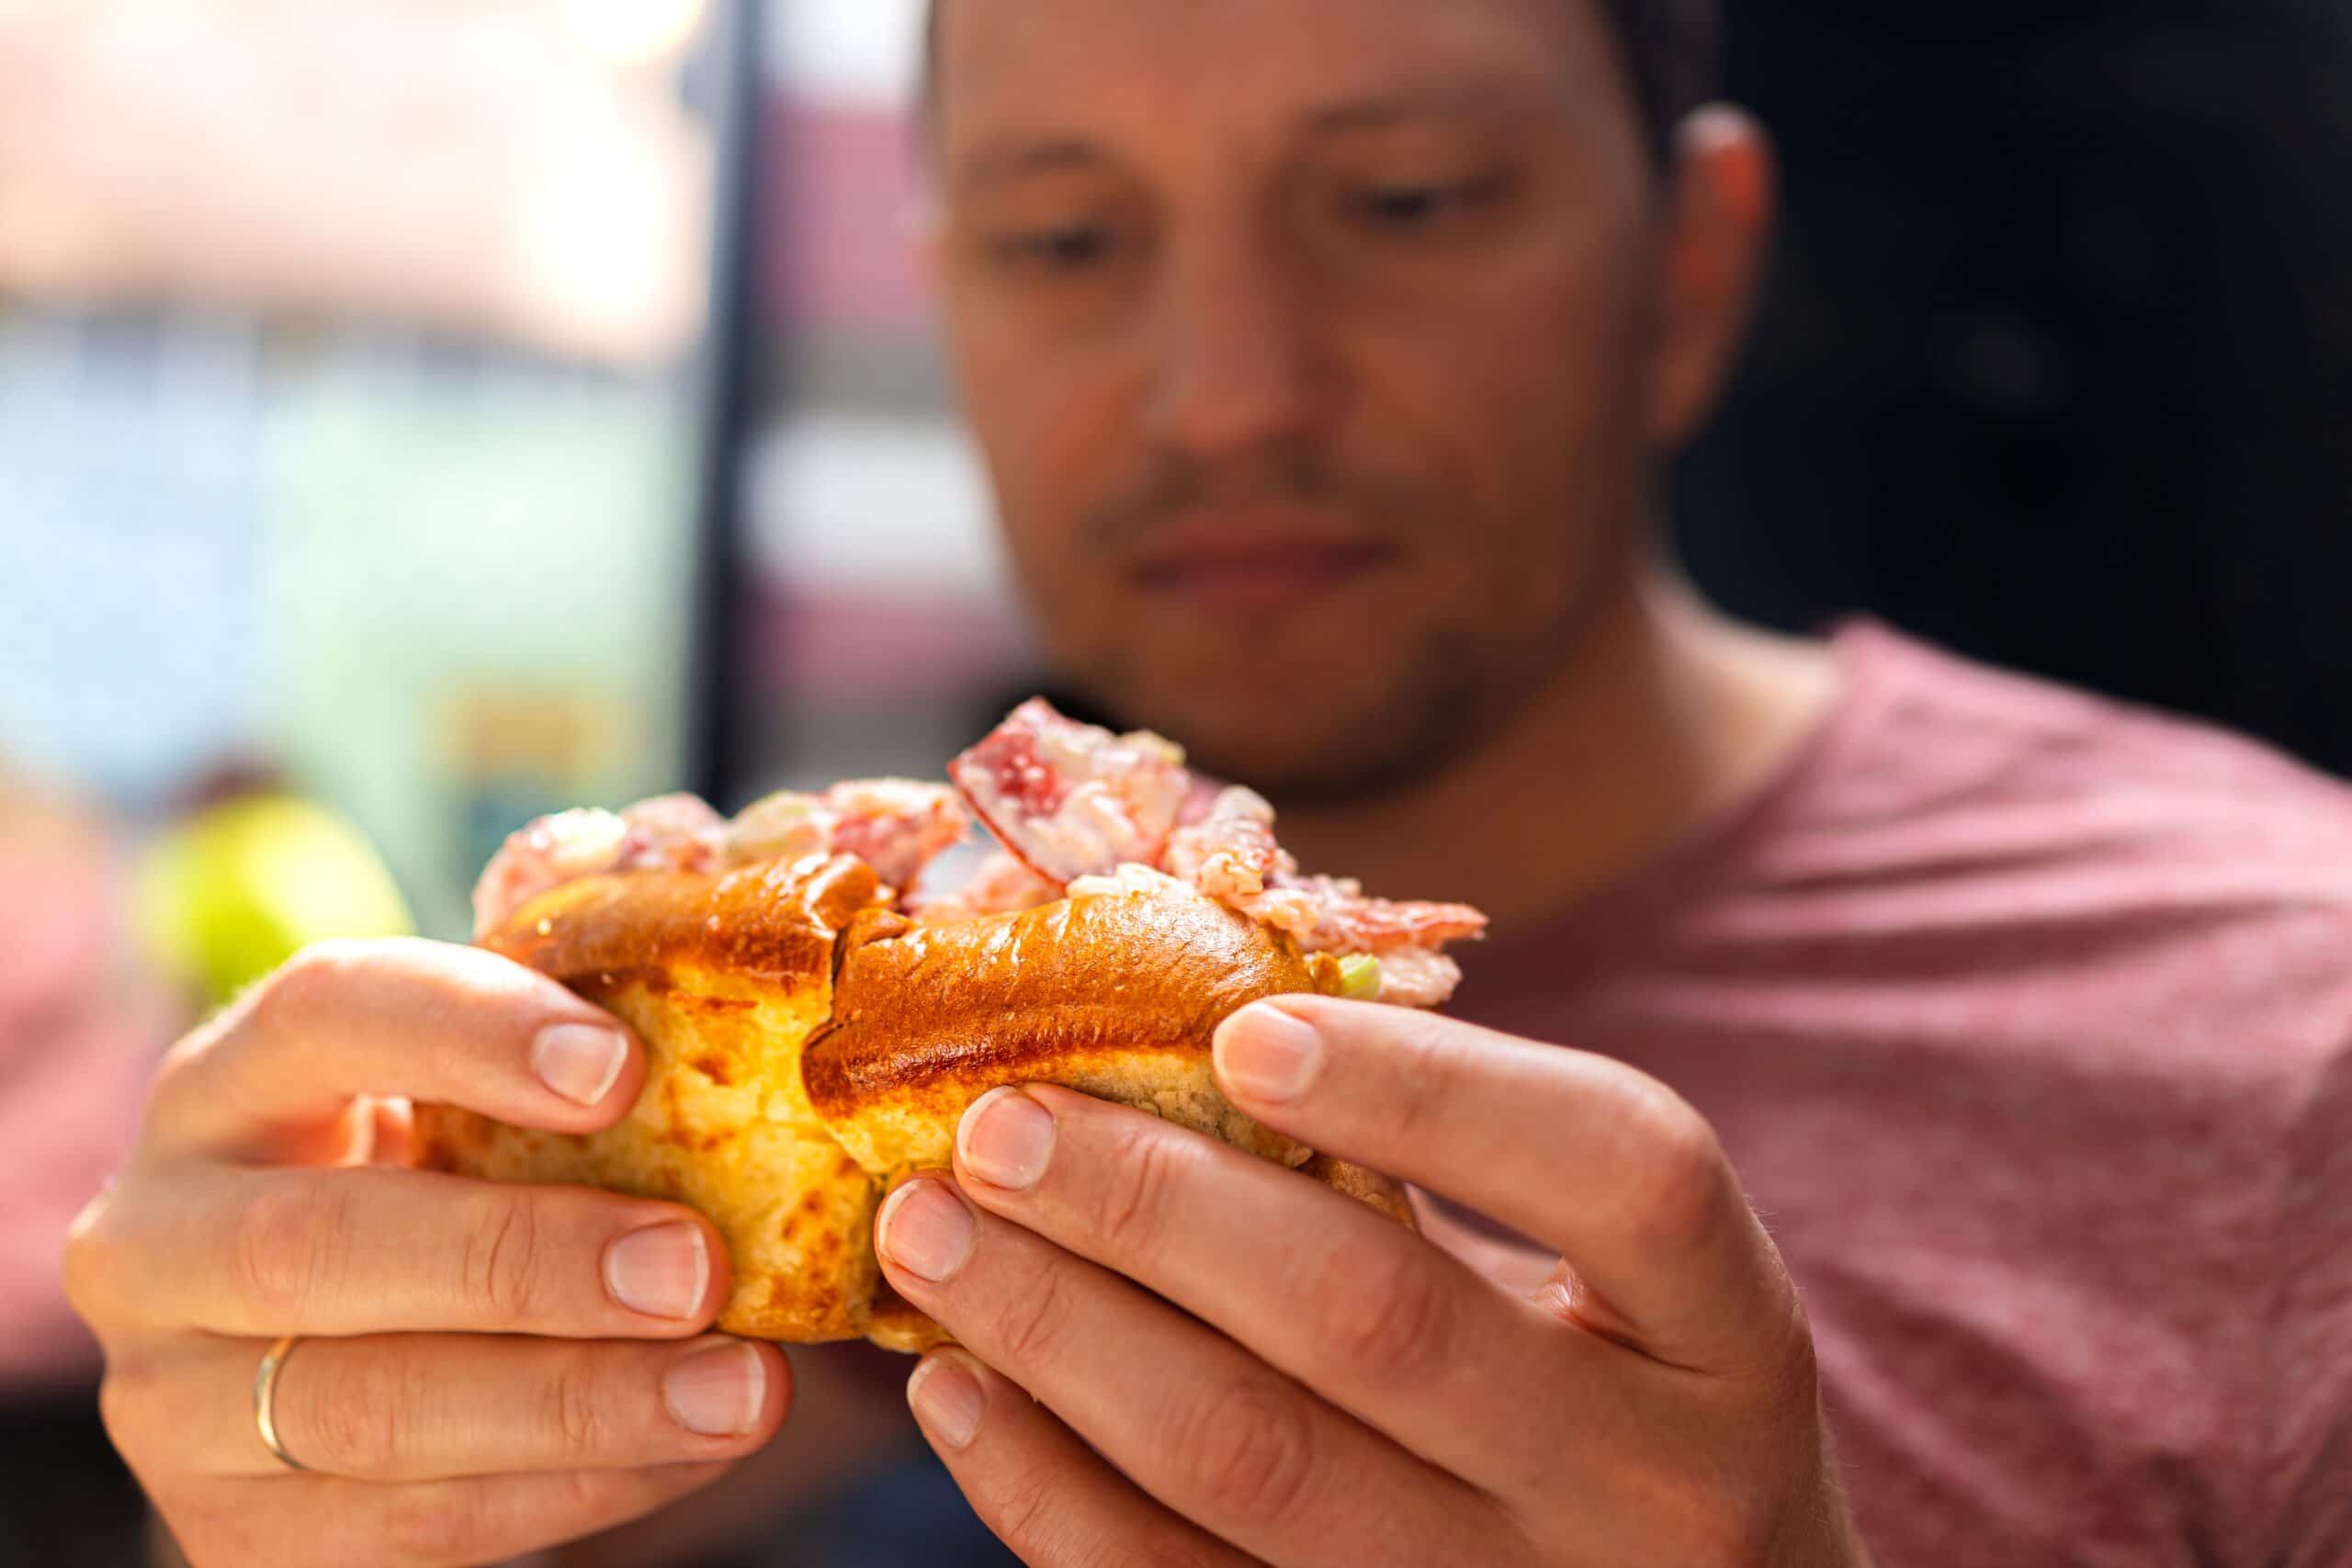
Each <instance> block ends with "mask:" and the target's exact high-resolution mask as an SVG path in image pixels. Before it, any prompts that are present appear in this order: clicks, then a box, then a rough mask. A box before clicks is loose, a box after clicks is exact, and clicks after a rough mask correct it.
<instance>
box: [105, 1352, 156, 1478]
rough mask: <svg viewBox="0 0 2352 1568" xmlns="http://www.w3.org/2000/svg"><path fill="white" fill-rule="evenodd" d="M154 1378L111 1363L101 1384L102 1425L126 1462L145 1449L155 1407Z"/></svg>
mask: <svg viewBox="0 0 2352 1568" xmlns="http://www.w3.org/2000/svg"><path fill="white" fill-rule="evenodd" d="M152 1394H153V1375H152V1374H151V1373H148V1372H146V1371H141V1370H140V1369H138V1368H136V1367H133V1366H131V1365H130V1364H127V1363H124V1362H120V1361H117V1360H113V1359H109V1360H108V1361H107V1371H106V1376H105V1377H103V1378H101V1379H100V1380H99V1382H98V1422H99V1425H101V1426H103V1427H105V1428H106V1432H107V1441H109V1442H111V1443H112V1444H114V1446H115V1450H116V1451H117V1452H119V1453H120V1454H121V1455H122V1456H123V1458H124V1459H125V1460H129V1459H130V1457H131V1455H132V1454H133V1453H134V1452H136V1451H138V1450H139V1449H140V1448H141V1437H142V1436H143V1435H144V1433H145V1431H146V1427H147V1420H146V1413H147V1411H148V1410H149V1408H150V1407H151V1404H152Z"/></svg>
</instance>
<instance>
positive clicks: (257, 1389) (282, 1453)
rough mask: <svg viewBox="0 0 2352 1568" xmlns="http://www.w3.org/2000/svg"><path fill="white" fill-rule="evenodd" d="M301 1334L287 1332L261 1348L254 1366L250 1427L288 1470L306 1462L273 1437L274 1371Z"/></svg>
mask: <svg viewBox="0 0 2352 1568" xmlns="http://www.w3.org/2000/svg"><path fill="white" fill-rule="evenodd" d="M300 1337H301V1336H300V1335H299V1334H289V1335H288V1336H287V1337H285V1338H283V1339H281V1340H279V1341H278V1342H277V1344H275V1345H272V1346H271V1347H270V1348H268V1350H267V1351H266V1352H264V1354H263V1356H262V1359H261V1365H260V1366H258V1367H255V1368H254V1428H255V1429H256V1430H257V1431H259V1432H260V1433H261V1442H262V1447H264V1448H266V1449H267V1450H269V1451H270V1452H271V1453H273V1454H276V1455H277V1462H278V1463H280V1464H282V1465H284V1466H285V1467H286V1468H287V1469H288V1470H293V1471H307V1470H309V1469H310V1466H308V1465H306V1464H304V1463H303V1462H302V1461H300V1460H299V1459H296V1458H295V1457H294V1456H293V1455H292V1454H289V1453H288V1452H287V1451H286V1445H285V1444H284V1443H281V1442H279V1441H278V1440H277V1374H278V1371H279V1370H280V1369H282V1368H283V1367H284V1366H285V1365H286V1358H287V1356H288V1354H289V1353H290V1352H291V1351H292V1350H293V1348H294V1342H295V1341H296V1340H298V1339H300Z"/></svg>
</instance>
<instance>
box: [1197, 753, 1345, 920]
mask: <svg viewBox="0 0 2352 1568" xmlns="http://www.w3.org/2000/svg"><path fill="white" fill-rule="evenodd" d="M1162 864H1163V866H1164V867H1165V869H1166V870H1167V872H1168V874H1170V875H1171V876H1178V877H1182V878H1183V879H1184V880H1185V881H1187V882H1190V883H1191V884H1193V886H1195V887H1198V888H1199V889H1200V890H1201V891H1202V892H1203V893H1205V894H1207V895H1208V896H1209V897H1212V898H1215V899H1216V900H1218V901H1219V902H1220V903H1225V904H1230V905H1231V906H1232V907H1233V908H1237V909H1238V910H1240V911H1241V912H1242V913H1243V914H1245V915H1248V916H1250V918H1251V919H1258V920H1263V921H1264V922H1265V923H1266V924H1268V925H1270V926H1272V927H1274V928H1275V929H1276V930H1278V931H1290V932H1292V933H1294V934H1297V933H1300V932H1304V931H1307V930H1308V929H1310V928H1311V927H1313V926H1314V924H1315V922H1316V920H1317V918H1318V917H1319V915H1320V913H1321V909H1320V906H1319V905H1318V904H1317V901H1316V900H1315V899H1314V897H1311V896H1310V895H1308V894H1306V893H1305V892H1302V891H1299V890H1296V889H1294V888H1291V887H1287V886H1279V884H1280V883H1282V882H1283V879H1285V878H1292V877H1295V875H1296V874H1297V872H1298V863H1297V862H1296V861H1295V860H1293V859H1291V857H1290V856H1289V855H1288V854H1287V853H1286V852H1284V851H1283V847H1282V846H1281V845H1280V844H1278V843H1276V842H1275V841H1274V808H1273V807H1272V806H1270V805H1268V804H1267V803H1266V799H1265V797H1264V796H1263V795H1258V794H1256V793H1255V792H1253V791H1250V790H1246V789H1238V788H1236V789H1227V790H1224V791H1222V792H1220V793H1219V794H1218V795H1217V796H1216V801H1215V802H1214V803H1213V804H1212V805H1211V806H1210V807H1209V809H1208V812H1207V814H1206V815H1205V816H1204V817H1202V818H1200V820H1198V821H1196V822H1194V823H1193V824H1192V825H1191V826H1189V827H1183V828H1179V829H1176V831H1175V832H1174V833H1173V834H1171V835H1170V837H1169V840H1168V853H1167V856H1166V857H1165V859H1164V861H1163V862H1162Z"/></svg>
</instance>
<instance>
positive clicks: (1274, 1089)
mask: <svg viewBox="0 0 2352 1568" xmlns="http://www.w3.org/2000/svg"><path fill="white" fill-rule="evenodd" d="M1212 1050H1213V1052H1214V1054H1215V1056H1216V1071H1217V1077H1220V1078H1222V1079H1223V1080H1224V1082H1225V1085H1226V1087H1227V1089H1231V1090H1233V1091H1235V1092H1236V1093H1238V1095H1239V1096H1240V1097H1241V1098H1242V1099H1245V1100H1260V1101H1277V1102H1278V1101H1284V1100H1296V1099H1298V1098H1299V1097H1300V1096H1302V1095H1304V1094H1305V1093H1306V1091H1307V1090H1308V1089H1310V1088H1312V1087H1313V1086H1314V1083H1315V1075H1316V1074H1317V1073H1318V1072H1320V1071H1321V1070H1322V1067H1323V1036H1322V1034H1321V1032H1318V1031H1317V1029H1316V1027H1315V1026H1314V1025H1313V1024H1311V1023H1309V1022H1307V1021H1306V1020H1305V1019H1302V1018H1298V1017H1295V1016H1294V1015H1292V1014H1290V1013H1287V1012H1284V1011H1283V1010H1282V1009H1280V1008H1273V1007H1253V1008H1250V1009H1249V1010H1246V1011H1243V1012H1238V1013H1236V1014H1235V1015H1234V1016H1233V1017H1231V1018H1229V1019H1227V1020H1226V1021H1225V1022H1224V1024H1223V1025H1222V1026H1221V1027H1220V1028H1219V1029H1218V1030H1217V1032H1216V1043H1215V1044H1214V1046H1213V1047H1212Z"/></svg>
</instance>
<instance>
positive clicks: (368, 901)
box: [134, 795, 416, 1006]
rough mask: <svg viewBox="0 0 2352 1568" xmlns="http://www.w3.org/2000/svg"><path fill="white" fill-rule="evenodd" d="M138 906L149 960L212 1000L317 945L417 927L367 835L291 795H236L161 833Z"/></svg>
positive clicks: (142, 872)
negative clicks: (331, 940)
mask: <svg viewBox="0 0 2352 1568" xmlns="http://www.w3.org/2000/svg"><path fill="white" fill-rule="evenodd" d="M134 908H135V910H136V919H137V922H138V930H139V934H140V938H141V942H143V944H144V945H145V946H146V948H147V950H148V952H149V953H150V955H151V957H152V958H153V961H154V962H155V963H156V964H159V965H160V966H161V967H163V968H164V970H165V971H166V972H167V973H169V974H171V975H173V976H175V977H176V978H178V979H180V980H181V981H182V982H183V983H185V984H187V985H190V986H192V987H196V988H197V989H198V990H200V991H201V992H202V993H203V994H204V996H205V998H207V1000H208V1001H209V1003H210V1004H211V1005H214V1006H218V1005H220V1004H221V1003H223V1002H226V1001H228V1000H229V999H230V998H232V997H234V996H235V995H236V994H237V993H238V992H239V991H240V990H243V988H244V987H247V986H249V985H251V984H252V983H253V982H254V981H255V980H258V979H260V978H261V977H262V976H264V975H266V974H268V973H269V972H270V971H271V970H273V969H275V968H277V966H278V965H279V964H283V963H285V962H286V960H287V959H288V958H290V957H292V956H293V955H294V954H295V953H297V952H299V951H300V950H301V949H302V948H304V947H307V946H309V945H310V944H311V943H312V942H323V941H326V940H328V939H329V938H332V937H384V936H406V935H410V934H412V933H413V931H415V928H416V922H415V920H414V919H413V917H412V916H411V914H410V913H409V908H408V903H407V900H405V899H404V898H402V897H401V891H400V887H399V886H398V885H397V884H395V883H394V882H393V880H392V875H391V873H390V871H388V870H387V869H386V868H385V866H384V863H383V861H382V859H381V858H380V857H379V856H378V854H377V853H376V851H375V848H374V846H372V845H371V844H369V843H368V840H367V838H366V837H365V836H364V835H362V834H361V833H360V832H359V830H358V829H356V828H354V827H353V826H352V825H351V824H350V823H348V822H346V821H345V820H344V819H343V818H340V817H338V816H336V815H335V814H334V812H332V811H329V810H327V809H326V808H325V807H321V806H317V805H315V804H313V803H311V802H310V801H307V800H303V799H300V798H299V797H297V796H293V795H253V796H247V797H245V798H243V799H239V800H234V801H232V802H230V803H228V804H226V805H223V806H220V807H213V808H211V809H210V810H208V811H205V812H203V813H201V814H199V815H198V816H197V817H194V818H190V819H189V820H188V821H187V822H185V823H182V824H180V825H179V826H177V827H175V828H174V829H172V830H171V831H169V832H168V833H166V834H164V837H162V838H161V839H160V840H157V841H156V842H155V843H154V844H153V846H152V847H151V848H150V849H149V850H148V852H147V853H146V855H145V856H144V857H143V859H142V860H141V864H140V867H139V874H138V882H137V888H136V892H135V905H134Z"/></svg>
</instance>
